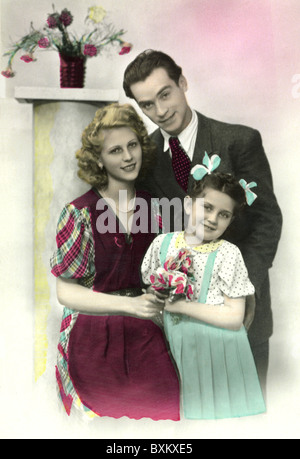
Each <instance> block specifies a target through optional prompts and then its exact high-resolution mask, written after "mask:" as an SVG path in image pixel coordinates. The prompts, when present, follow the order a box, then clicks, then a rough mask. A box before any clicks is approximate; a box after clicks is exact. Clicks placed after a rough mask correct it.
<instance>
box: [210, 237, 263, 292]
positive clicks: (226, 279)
mask: <svg viewBox="0 0 300 459" xmlns="http://www.w3.org/2000/svg"><path fill="white" fill-rule="evenodd" d="M226 249H227V250H226V254H225V256H224V258H223V261H222V264H221V267H220V269H219V273H218V283H219V288H220V290H221V291H222V292H223V293H224V294H225V295H227V296H228V297H229V298H239V297H242V296H248V295H253V294H254V291H255V289H254V286H253V284H252V283H251V282H250V279H249V276H248V271H247V268H246V266H245V263H244V260H243V257H242V254H241V252H240V250H239V249H238V247H236V246H235V245H233V244H230V245H229V244H228V246H227V247H226Z"/></svg>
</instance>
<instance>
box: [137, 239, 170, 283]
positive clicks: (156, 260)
mask: <svg viewBox="0 0 300 459" xmlns="http://www.w3.org/2000/svg"><path fill="white" fill-rule="evenodd" d="M164 236H165V235H164V234H160V235H158V236H156V238H155V239H154V241H153V242H152V243H151V245H150V247H149V248H148V250H147V252H146V254H145V256H144V259H143V262H142V265H141V276H142V280H143V282H144V284H146V285H150V284H151V281H150V276H151V274H153V273H155V271H156V270H157V268H159V267H160V266H161V263H160V247H161V242H162V239H163V238H164Z"/></svg>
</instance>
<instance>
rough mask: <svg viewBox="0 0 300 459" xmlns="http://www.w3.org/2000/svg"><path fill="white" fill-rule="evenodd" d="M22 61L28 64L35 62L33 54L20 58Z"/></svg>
mask: <svg viewBox="0 0 300 459" xmlns="http://www.w3.org/2000/svg"><path fill="white" fill-rule="evenodd" d="M20 59H21V60H22V61H24V62H26V63H28V62H33V61H34V59H33V57H32V55H31V54H24V55H23V56H21V57H20Z"/></svg>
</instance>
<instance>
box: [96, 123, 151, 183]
mask: <svg viewBox="0 0 300 459" xmlns="http://www.w3.org/2000/svg"><path fill="white" fill-rule="evenodd" d="M102 134H103V135H104V140H103V145H102V151H101V155H100V159H99V166H100V167H101V168H102V167H105V169H106V172H107V177H108V182H109V184H112V182H114V183H117V184H122V183H128V182H134V181H135V180H136V178H137V176H138V174H139V171H140V169H141V166H142V147H141V145H140V142H139V140H138V138H137V136H136V134H135V133H134V132H133V131H132V130H131V129H130V128H128V127H118V128H112V129H103V131H102Z"/></svg>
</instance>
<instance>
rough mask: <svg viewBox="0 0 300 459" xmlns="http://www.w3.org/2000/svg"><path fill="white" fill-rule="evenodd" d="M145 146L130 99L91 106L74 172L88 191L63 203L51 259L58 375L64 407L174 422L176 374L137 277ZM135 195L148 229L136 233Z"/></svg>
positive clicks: (144, 236)
mask: <svg viewBox="0 0 300 459" xmlns="http://www.w3.org/2000/svg"><path fill="white" fill-rule="evenodd" d="M153 148H154V147H153V145H152V144H151V142H150V139H149V137H148V135H147V131H146V129H145V126H144V124H143V122H142V120H141V119H140V117H139V116H138V115H137V113H136V112H135V110H134V109H133V107H131V106H130V105H123V106H120V105H118V104H113V105H110V106H106V107H104V108H102V109H100V110H98V111H97V112H96V115H95V117H94V120H93V121H92V123H91V124H90V125H89V126H88V127H87V128H86V129H85V130H84V132H83V135H82V147H81V149H80V150H79V151H78V152H77V155H76V156H77V159H78V165H79V172H78V175H79V177H80V178H81V179H83V180H85V181H86V182H88V183H89V184H90V185H91V186H92V188H91V189H90V190H89V191H88V192H87V193H85V194H84V195H83V196H80V197H79V198H77V199H75V200H74V201H73V202H71V203H69V204H67V205H66V206H65V207H64V209H63V211H62V213H61V216H60V218H59V222H58V226H57V236H56V242H57V250H56V252H55V254H54V255H53V258H52V259H51V268H52V273H53V274H54V276H56V277H57V296H58V300H59V302H60V303H61V304H62V305H64V314H63V319H62V325H61V334H60V341H59V345H58V350H59V354H58V362H57V367H56V377H57V383H58V387H59V393H60V396H61V399H62V401H63V404H64V406H65V409H66V411H67V413H68V414H70V412H71V409H73V407H77V408H79V410H80V411H81V412H82V413H85V414H87V415H88V416H91V417H94V416H95V415H98V416H111V417H115V418H119V417H121V416H128V417H130V418H133V419H140V418H142V417H149V418H152V419H154V420H159V419H172V420H178V419H179V383H178V378H177V374H176V371H175V369H174V366H173V363H172V361H171V358H170V356H169V353H168V349H167V347H166V342H165V338H164V335H163V333H162V330H161V328H160V327H159V326H158V325H156V323H155V322H156V318H157V317H158V316H159V313H160V310H161V308H162V305H161V304H160V303H159V302H158V301H157V299H156V298H155V296H154V295H153V294H147V293H144V294H143V293H142V290H141V283H140V277H139V267H140V264H141V261H142V258H143V255H144V253H145V252H146V250H147V248H148V246H149V245H150V243H151V242H152V240H153V239H154V237H155V236H156V234H154V233H153V232H151V222H152V220H153V209H152V205H151V197H150V196H149V195H148V194H147V193H144V192H136V191H135V181H136V180H137V178H138V177H139V176H140V175H141V174H143V172H144V170H146V169H147V167H149V164H150V160H151V157H152V153H153ZM141 199H142V200H143V202H146V203H147V207H146V214H145V207H144V215H142V219H143V218H144V222H143V223H145V222H146V223H147V225H148V230H147V231H145V230H143V231H139V225H140V223H141V222H140V220H141V215H140V213H138V207H139V206H138V205H137V203H138V202H139V200H141ZM137 215H139V218H135V217H136V216H137ZM142 226H143V229H145V228H144V225H142Z"/></svg>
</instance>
